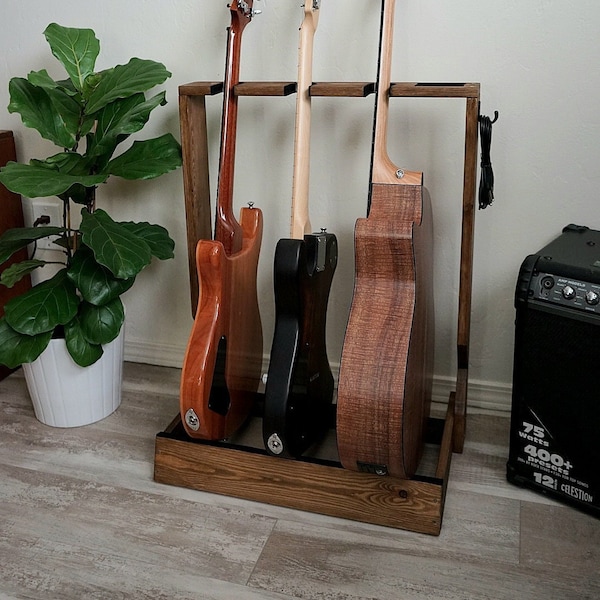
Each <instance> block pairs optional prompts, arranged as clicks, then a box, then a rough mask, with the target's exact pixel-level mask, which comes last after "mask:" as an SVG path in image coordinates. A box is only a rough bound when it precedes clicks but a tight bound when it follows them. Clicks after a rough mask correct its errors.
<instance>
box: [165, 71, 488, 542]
mask: <svg viewBox="0 0 600 600" xmlns="http://www.w3.org/2000/svg"><path fill="white" fill-rule="evenodd" d="M222 91H223V84H222V83H221V82H208V81H207V82H194V83H189V84H186V85H182V86H180V88H179V113H180V126H181V142H182V152H183V177H184V195H185V210H186V223H187V240H188V257H189V271H190V289H191V303H192V313H194V312H195V307H196V305H197V302H198V291H199V288H198V280H197V274H196V263H195V250H196V244H197V242H198V240H200V239H211V237H212V234H211V209H210V189H209V176H208V141H207V124H206V105H205V98H206V96H213V95H215V94H219V93H221V92H222ZM295 92H296V83H293V82H292V83H290V82H243V83H239V84H238V85H237V86H235V91H234V93H235V94H236V95H238V96H286V95H289V94H292V93H295ZM374 92H375V84H374V83H369V82H347V83H346V82H328V83H313V85H312V86H311V88H310V94H311V96H312V97H316V96H329V97H366V96H368V95H370V94H371V93H374ZM389 94H390V97H392V98H393V97H404V98H406V97H413V98H417V97H418V98H464V99H465V100H466V110H465V115H466V124H465V154H464V178H463V201H462V231H461V254H460V273H459V297H458V328H457V376H456V390H455V391H453V392H451V393H450V397H449V401H448V406H447V411H446V416H445V418H444V419H439V418H430V419H429V423H428V425H429V427H428V436H427V437H426V446H431V447H433V448H434V450H435V453H436V454H437V459H436V460H435V461H434V462H435V464H434V465H432V466H431V469H430V472H428V473H424V474H420V473H418V474H417V475H415V477H414V478H413V479H410V480H404V479H399V478H395V477H390V476H385V477H382V476H378V475H375V474H370V473H359V472H354V471H350V470H348V469H344V468H343V467H342V466H341V464H340V463H339V462H338V461H336V460H329V459H319V458H315V457H302V458H300V459H296V460H289V459H282V458H278V457H273V456H270V455H269V454H267V452H266V451H265V450H264V449H263V448H260V447H254V446H251V445H246V444H245V443H235V442H232V441H230V442H208V441H203V440H195V439H194V440H193V439H191V438H189V437H188V436H187V435H186V433H185V431H184V429H183V426H182V424H181V419H180V416H179V415H178V416H176V417H175V419H174V420H173V421H172V422H171V423H170V424H169V425H168V426H167V428H166V429H165V430H164V431H163V432H161V433H159V434H157V436H156V443H155V456H154V480H155V481H157V482H159V483H165V484H169V485H175V486H179V487H186V488H191V489H196V490H200V491H205V492H210V493H217V494H223V495H227V496H232V497H236V498H242V499H246V500H252V501H257V502H262V503H267V504H273V505H277V506H282V507H287V508H293V509H298V510H304V511H309V512H314V513H319V514H324V515H329V516H333V517H340V518H346V519H351V520H356V521H362V522H365V523H373V524H376V525H384V526H388V527H393V528H398V529H405V530H409V531H415V532H419V533H426V534H431V535H439V533H440V530H441V526H442V518H443V512H444V502H445V496H446V489H447V484H448V476H449V472H450V464H451V459H452V454H453V452H459V453H460V452H462V450H463V445H464V439H465V429H466V415H467V384H468V361H469V336H470V315H471V296H472V273H473V237H474V224H475V190H476V177H477V145H478V120H479V84H478V83H392V84H391V86H390V91H389ZM259 404H260V403H259ZM259 416H260V415H259Z"/></svg>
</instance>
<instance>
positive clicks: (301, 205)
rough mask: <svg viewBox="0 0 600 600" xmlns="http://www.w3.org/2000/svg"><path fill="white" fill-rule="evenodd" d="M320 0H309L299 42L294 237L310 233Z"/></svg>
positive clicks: (293, 187)
mask: <svg viewBox="0 0 600 600" xmlns="http://www.w3.org/2000/svg"><path fill="white" fill-rule="evenodd" d="M319 5H320V0H306V3H305V7H304V20H303V21H302V25H301V27H300V42H299V46H298V93H297V96H296V131H295V141H294V173H293V182H292V220H291V228H290V230H291V237H292V238H295V239H302V238H303V237H304V234H305V233H310V231H311V226H310V217H309V212H308V194H309V174H310V123H311V110H310V109H311V100H310V86H311V84H312V63H313V39H314V36H315V31H316V29H317V25H318V22H319Z"/></svg>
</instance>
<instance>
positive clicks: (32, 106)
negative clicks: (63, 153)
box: [8, 77, 81, 148]
mask: <svg viewBox="0 0 600 600" xmlns="http://www.w3.org/2000/svg"><path fill="white" fill-rule="evenodd" d="M8 88H9V92H10V103H9V105H8V111H9V112H11V113H15V112H16V113H19V114H20V115H21V119H22V121H23V123H24V124H25V125H26V126H27V127H31V128H33V129H36V130H37V131H38V132H39V133H40V135H41V136H42V137H43V138H45V139H47V140H50V141H51V142H53V143H54V144H56V145H57V146H59V147H62V148H72V147H73V146H75V144H76V143H77V133H78V131H79V125H80V117H81V111H80V106H79V104H78V103H77V101H76V100H75V99H74V98H72V97H71V96H69V95H68V94H67V93H66V92H65V91H64V90H62V89H60V88H58V87H55V88H40V87H36V86H35V85H32V84H31V83H30V82H29V81H27V79H22V78H21V77H13V79H11V80H10V83H9V86H8Z"/></svg>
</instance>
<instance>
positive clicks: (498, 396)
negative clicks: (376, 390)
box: [125, 339, 512, 413]
mask: <svg viewBox="0 0 600 600" xmlns="http://www.w3.org/2000/svg"><path fill="white" fill-rule="evenodd" d="M184 355H185V348H184V347H183V346H180V345H168V344H158V343H157V344H153V343H149V342H138V341H132V340H128V339H126V340H125V360H127V361H130V362H137V363H145V364H150V365H158V366H161V367H175V368H181V366H182V364H183V357H184ZM268 365H269V363H268V357H267V356H265V357H264V358H263V372H264V373H266V372H267V371H268ZM331 368H332V371H333V375H334V377H335V380H336V382H337V379H338V373H339V365H332V366H331ZM511 389H512V388H511V385H510V384H508V383H503V382H498V381H476V380H471V381H469V389H468V392H467V400H468V409H469V411H471V412H478V411H485V412H487V411H492V412H502V413H509V412H510V407H511V398H512V395H511V394H512V392H511ZM455 390H456V381H455V379H453V378H452V377H449V376H445V375H437V376H434V378H433V392H432V402H433V403H434V405H438V406H440V407H442V406H443V405H446V404H447V403H448V398H449V396H450V392H453V391H455Z"/></svg>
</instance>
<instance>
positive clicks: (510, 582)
mask: <svg viewBox="0 0 600 600" xmlns="http://www.w3.org/2000/svg"><path fill="white" fill-rule="evenodd" d="M483 501H484V502H485V499H484V500H483ZM413 536H414V534H408V533H406V532H399V533H398V534H396V535H394V536H391V535H390V536H389V537H388V536H381V535H379V536H377V537H375V538H374V537H373V536H370V535H367V534H365V535H362V536H361V535H357V534H356V533H348V532H346V531H340V530H337V529H329V528H326V529H320V530H318V529H315V528H306V527H304V528H303V527H299V526H297V525H295V524H290V523H286V522H278V524H277V527H276V530H275V531H274V532H273V534H272V535H271V536H270V538H269V541H268V543H267V546H266V547H265V549H264V551H263V553H262V555H261V557H260V559H259V561H258V564H257V566H256V568H255V570H254V572H253V574H252V578H251V580H250V583H249V585H251V586H256V587H258V588H260V589H264V590H280V591H282V592H284V593H287V594H289V595H292V596H293V595H296V596H299V597H301V598H304V599H305V600H313V599H314V600H317V599H318V600H321V599H323V598H335V599H336V600H341V599H348V600H367V599H374V598H376V599H378V600H423V599H432V598H435V599H436V600H514V599H515V598H519V599H520V598H523V599H527V600H548V598H560V599H561V600H576V599H581V598H586V599H589V600H591V599H592V598H595V597H597V596H594V595H593V594H594V591H591V590H590V589H589V588H588V587H587V586H586V584H585V583H584V582H582V581H581V580H580V579H578V578H577V577H573V576H571V575H568V576H567V577H562V576H553V575H551V574H550V575H549V574H548V573H547V572H545V573H543V574H542V576H539V575H538V574H537V573H536V570H535V569H528V568H526V567H523V566H521V565H519V564H515V563H513V562H506V561H503V560H492V559H491V557H490V553H489V552H487V553H486V555H485V556H481V555H480V554H479V552H477V550H478V549H479V546H478V545H477V544H475V545H474V547H473V551H472V552H471V553H468V552H465V551H464V549H459V551H458V552H457V553H456V554H453V553H452V550H451V548H450V547H449V545H446V542H444V540H443V539H440V540H439V541H438V542H437V543H438V544H439V545H440V548H439V551H436V550H435V546H436V542H435V540H436V539H437V538H427V539H426V538H423V537H420V538H419V540H416V539H414V537H413ZM411 538H413V539H411ZM432 540H433V541H432ZM494 541H495V538H494V536H493V535H492V534H491V532H490V535H489V537H487V544H488V545H489V546H493V545H494ZM420 542H423V543H422V544H421V543H420Z"/></svg>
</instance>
